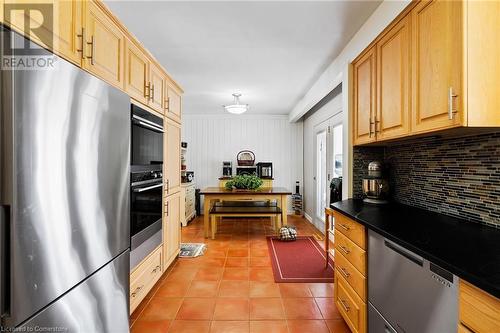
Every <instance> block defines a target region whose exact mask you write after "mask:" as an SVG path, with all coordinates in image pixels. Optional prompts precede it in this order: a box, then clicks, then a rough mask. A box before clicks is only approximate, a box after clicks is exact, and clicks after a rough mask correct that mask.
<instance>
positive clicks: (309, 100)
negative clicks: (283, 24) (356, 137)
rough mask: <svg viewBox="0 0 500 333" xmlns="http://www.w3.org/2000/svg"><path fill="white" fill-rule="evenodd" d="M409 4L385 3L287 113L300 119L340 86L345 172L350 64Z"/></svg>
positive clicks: (348, 189) (348, 179) (347, 178)
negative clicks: (341, 88)
mask: <svg viewBox="0 0 500 333" xmlns="http://www.w3.org/2000/svg"><path fill="white" fill-rule="evenodd" d="M409 3H410V0H404V1H392V0H385V1H384V2H383V3H381V4H380V6H379V7H378V8H377V9H376V10H375V12H373V14H372V15H371V16H370V17H369V18H368V20H367V21H366V22H365V23H364V24H363V26H362V27H361V28H360V29H359V30H358V32H357V33H356V34H355V35H354V37H353V38H352V39H351V40H350V41H349V43H348V44H347V45H346V46H345V48H344V49H343V50H342V52H341V53H340V55H339V56H338V57H337V58H335V60H334V61H333V62H332V63H331V64H330V65H329V66H328V68H327V69H326V70H325V71H324V72H323V74H321V76H320V77H319V79H318V80H317V81H316V82H315V83H314V84H313V85H312V87H311V88H310V89H309V91H308V92H307V93H306V95H305V96H304V98H303V99H302V100H300V101H299V102H298V103H297V105H296V106H295V107H294V109H293V110H292V111H291V112H290V115H289V117H290V121H297V120H299V119H300V118H301V117H302V116H303V115H304V114H306V113H307V112H308V111H309V110H311V108H312V107H313V106H314V105H316V104H317V103H318V102H319V101H321V100H322V99H323V98H324V97H325V96H326V95H327V94H328V93H330V92H331V91H332V90H333V89H334V88H335V87H337V86H338V85H339V84H342V87H343V93H342V110H344V111H346V112H343V118H344V149H343V151H344V152H346V153H344V161H343V165H344V166H345V167H344V170H351V166H352V162H351V160H352V149H351V139H352V135H351V120H350V116H349V115H350V112H348V111H349V110H350V99H349V96H350V95H351V87H350V63H351V62H352V60H354V58H356V57H357V56H358V55H359V53H361V51H363V49H365V48H366V47H367V46H368V44H370V43H371V42H372V41H373V40H374V39H375V38H376V37H377V36H378V34H379V33H380V32H382V30H384V28H385V27H387V26H388V25H389V23H391V21H392V20H394V19H395V18H396V16H398V14H399V13H401V12H402V11H403V9H404V8H405V7H406V6H407V5H408V4H409ZM343 178H344V184H348V186H343V197H348V196H349V197H350V196H351V195H352V175H351V173H350V172H348V173H346V172H344V176H343Z"/></svg>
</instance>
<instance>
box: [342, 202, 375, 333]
mask: <svg viewBox="0 0 500 333" xmlns="http://www.w3.org/2000/svg"><path fill="white" fill-rule="evenodd" d="M333 216H334V221H335V242H334V243H335V259H334V262H335V278H334V284H335V288H334V292H335V294H334V300H335V305H336V306H337V309H338V310H339V312H340V314H341V315H342V317H343V318H344V320H345V321H346V323H347V325H348V326H349V328H350V329H351V331H352V332H355V333H365V332H366V330H367V328H366V327H367V306H366V304H367V290H368V289H367V279H366V275H367V265H366V263H367V258H366V257H367V256H366V228H365V227H364V226H363V225H361V224H359V223H358V222H356V221H353V220H351V219H350V218H348V217H347V216H344V215H342V214H340V213H338V212H336V211H335V212H334V213H333Z"/></svg>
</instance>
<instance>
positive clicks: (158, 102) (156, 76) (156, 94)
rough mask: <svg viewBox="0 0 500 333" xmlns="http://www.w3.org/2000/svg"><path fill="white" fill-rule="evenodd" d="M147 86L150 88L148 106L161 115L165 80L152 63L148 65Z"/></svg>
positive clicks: (159, 70)
mask: <svg viewBox="0 0 500 333" xmlns="http://www.w3.org/2000/svg"><path fill="white" fill-rule="evenodd" d="M149 84H150V86H151V92H150V99H149V106H151V107H152V108H153V109H155V110H157V111H158V112H160V113H163V103H164V101H165V85H166V78H165V76H164V74H163V72H162V71H161V69H160V68H158V66H156V65H155V64H154V63H151V65H150V71H149Z"/></svg>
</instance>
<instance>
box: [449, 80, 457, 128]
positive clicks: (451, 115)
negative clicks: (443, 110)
mask: <svg viewBox="0 0 500 333" xmlns="http://www.w3.org/2000/svg"><path fill="white" fill-rule="evenodd" d="M455 97H458V95H457V94H454V93H453V87H450V88H449V89H448V118H450V120H453V114H454V113H457V112H458V110H455V109H453V98H455Z"/></svg>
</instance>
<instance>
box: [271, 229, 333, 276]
mask: <svg viewBox="0 0 500 333" xmlns="http://www.w3.org/2000/svg"><path fill="white" fill-rule="evenodd" d="M267 245H268V248H269V254H270V256H271V262H272V266H273V273H274V281H275V282H327V283H328V282H333V261H332V259H330V260H329V264H328V267H327V268H325V251H324V250H323V249H322V248H321V246H320V245H319V244H318V242H317V241H316V239H314V237H312V236H307V237H297V240H296V241H292V242H283V241H280V240H279V239H278V238H276V237H267Z"/></svg>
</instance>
